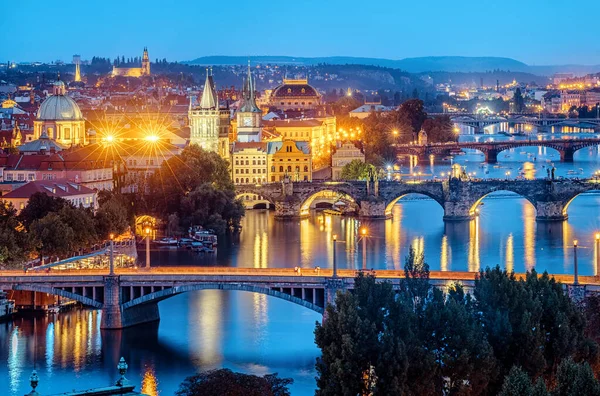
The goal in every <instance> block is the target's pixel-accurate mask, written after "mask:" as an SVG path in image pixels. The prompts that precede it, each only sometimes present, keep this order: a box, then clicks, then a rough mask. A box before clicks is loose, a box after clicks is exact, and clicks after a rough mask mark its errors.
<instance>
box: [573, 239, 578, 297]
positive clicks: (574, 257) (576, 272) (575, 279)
mask: <svg viewBox="0 0 600 396" xmlns="http://www.w3.org/2000/svg"><path fill="white" fill-rule="evenodd" d="M573 272H574V275H573V285H574V286H577V285H579V273H578V272H579V268H578V267H577V239H575V240H574V241H573Z"/></svg>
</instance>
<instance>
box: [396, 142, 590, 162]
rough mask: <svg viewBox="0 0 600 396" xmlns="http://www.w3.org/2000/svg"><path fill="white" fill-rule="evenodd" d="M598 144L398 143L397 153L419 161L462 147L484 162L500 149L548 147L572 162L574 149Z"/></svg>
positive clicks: (450, 152) (495, 155)
mask: <svg viewBox="0 0 600 396" xmlns="http://www.w3.org/2000/svg"><path fill="white" fill-rule="evenodd" d="M598 145H600V139H593V138H588V139H550V140H513V141H500V142H459V143H457V142H452V143H429V144H427V145H415V144H398V145H395V146H394V147H395V148H396V154H397V155H414V156H416V157H417V158H418V159H419V161H426V160H427V159H429V158H430V156H432V155H433V156H435V157H438V156H447V155H450V154H452V153H456V152H459V151H462V149H473V150H478V151H480V152H482V153H483V155H484V156H485V162H488V163H496V162H498V154H500V153H501V152H502V151H505V150H509V149H513V148H518V147H549V148H551V149H554V150H556V151H558V153H559V154H560V160H561V161H564V162H573V155H574V154H575V152H576V151H578V150H581V149H583V148H585V147H592V146H598Z"/></svg>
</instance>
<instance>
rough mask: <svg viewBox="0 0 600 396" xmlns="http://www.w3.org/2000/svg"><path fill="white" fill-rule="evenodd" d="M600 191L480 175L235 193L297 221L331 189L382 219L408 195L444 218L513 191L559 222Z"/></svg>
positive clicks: (290, 185)
mask: <svg viewBox="0 0 600 396" xmlns="http://www.w3.org/2000/svg"><path fill="white" fill-rule="evenodd" d="M594 190H596V191H597V190H600V183H598V182H597V181H596V180H576V179H561V180H548V179H536V180H499V179H482V180H468V181H463V180H459V179H456V178H452V179H447V180H428V181H421V182H416V181H414V182H397V181H382V182H378V183H373V182H369V183H368V182H365V181H353V182H291V181H283V182H280V183H269V184H264V185H239V186H236V191H237V192H238V194H240V193H254V194H258V195H260V196H261V197H263V198H264V199H266V200H268V201H269V202H271V203H272V204H273V206H274V207H275V216H276V218H278V219H298V218H301V217H305V216H308V215H309V213H310V204H311V202H312V201H311V200H312V199H313V198H314V197H315V196H321V197H322V196H323V194H324V192H327V191H328V192H332V193H333V194H331V195H332V196H344V197H348V198H349V199H351V200H352V203H353V205H355V207H356V208H357V211H356V214H358V216H359V217H361V218H365V219H387V218H391V216H392V209H393V206H394V204H396V203H397V202H398V200H399V199H401V198H402V197H404V196H406V195H408V194H419V195H423V196H426V197H429V198H431V199H433V200H434V201H436V202H437V203H439V204H440V206H441V207H442V208H443V209H444V220H445V221H464V220H471V219H473V218H474V217H475V216H477V207H478V205H479V204H480V203H481V201H482V200H483V199H484V198H485V197H486V196H487V195H489V194H491V193H494V192H498V191H508V192H513V193H516V194H518V195H520V196H522V197H524V198H525V199H527V200H528V201H529V202H531V204H532V205H533V206H534V207H535V209H536V219H537V220H538V221H564V220H566V219H567V218H568V214H567V209H568V207H569V204H570V203H571V202H572V201H573V199H575V197H577V196H578V195H580V194H583V193H585V192H588V191H594Z"/></svg>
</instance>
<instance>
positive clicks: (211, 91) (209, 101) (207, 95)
mask: <svg viewBox="0 0 600 396" xmlns="http://www.w3.org/2000/svg"><path fill="white" fill-rule="evenodd" d="M218 107H219V99H218V97H217V93H216V91H215V84H214V82H213V77H212V75H210V74H209V72H208V67H207V68H206V81H205V82H204V90H203V91H202V99H200V108H201V109H218Z"/></svg>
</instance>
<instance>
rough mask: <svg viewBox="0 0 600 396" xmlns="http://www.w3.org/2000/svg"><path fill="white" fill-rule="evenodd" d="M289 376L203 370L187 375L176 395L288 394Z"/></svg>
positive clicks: (277, 395)
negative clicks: (261, 375) (260, 375)
mask: <svg viewBox="0 0 600 396" xmlns="http://www.w3.org/2000/svg"><path fill="white" fill-rule="evenodd" d="M293 382H294V381H293V380H292V379H291V378H279V376H278V375H277V373H275V374H267V375H265V376H263V377H259V376H256V375H250V374H242V373H235V372H233V371H231V370H229V369H220V370H211V371H205V372H202V373H199V374H195V375H192V376H189V377H187V378H186V379H185V380H184V381H183V382H182V383H181V385H180V386H179V389H178V390H177V392H176V393H175V395H176V396H223V395H227V396H289V395H290V391H289V389H288V386H289V385H291V384H292V383H293Z"/></svg>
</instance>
